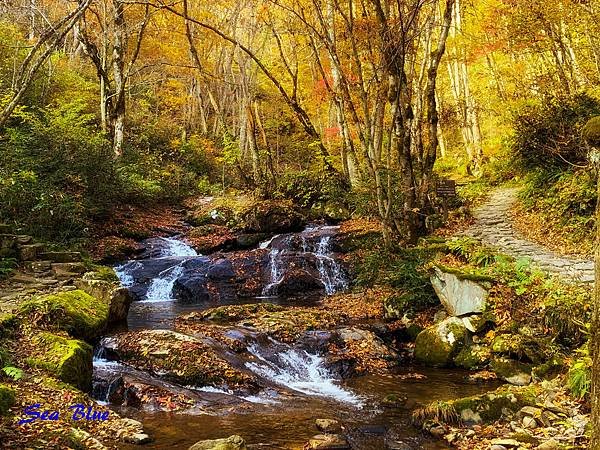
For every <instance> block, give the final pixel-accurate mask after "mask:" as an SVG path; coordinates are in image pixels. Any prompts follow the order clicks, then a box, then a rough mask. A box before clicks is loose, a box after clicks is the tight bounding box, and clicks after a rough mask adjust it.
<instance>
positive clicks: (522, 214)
mask: <svg viewBox="0 0 600 450" xmlns="http://www.w3.org/2000/svg"><path fill="white" fill-rule="evenodd" d="M559 219H560V218H555V217H554V218H551V217H548V216H547V215H545V214H543V213H541V212H531V211H526V210H525V209H523V208H522V207H521V206H519V205H517V206H515V207H514V209H513V210H512V211H511V221H512V224H513V227H514V228H515V229H516V230H517V231H518V232H519V233H521V234H522V235H523V236H524V237H525V238H526V239H528V240H531V241H534V242H537V243H538V244H541V245H543V246H544V247H546V248H549V249H550V250H552V251H554V252H556V253H558V254H560V255H571V256H580V257H590V256H592V255H593V253H594V239H593V236H589V239H579V240H578V239H575V238H573V235H574V234H575V233H571V232H569V230H568V229H567V228H563V227H560V226H559V225H558V224H557V222H558V220H559ZM571 231H573V232H576V231H578V230H571Z"/></svg>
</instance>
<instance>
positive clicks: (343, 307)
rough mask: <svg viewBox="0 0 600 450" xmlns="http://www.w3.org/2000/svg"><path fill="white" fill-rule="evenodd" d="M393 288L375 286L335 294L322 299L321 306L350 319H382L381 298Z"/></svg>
mask: <svg viewBox="0 0 600 450" xmlns="http://www.w3.org/2000/svg"><path fill="white" fill-rule="evenodd" d="M392 293H393V289H392V288H389V287H385V286H376V287H374V288H370V289H365V290H364V291H361V292H348V293H340V294H335V295H332V296H330V297H325V298H324V299H323V307H324V308H325V309H327V310H328V311H335V312H337V313H338V314H340V315H344V316H347V317H348V318H350V319H351V320H366V319H381V320H382V319H383V313H384V311H383V300H384V299H385V298H387V297H389V296H390V295H392Z"/></svg>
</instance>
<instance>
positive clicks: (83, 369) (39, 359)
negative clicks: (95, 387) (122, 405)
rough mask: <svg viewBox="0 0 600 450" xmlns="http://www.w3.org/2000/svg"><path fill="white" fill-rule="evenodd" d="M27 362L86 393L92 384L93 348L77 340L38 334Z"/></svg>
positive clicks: (49, 334)
mask: <svg viewBox="0 0 600 450" xmlns="http://www.w3.org/2000/svg"><path fill="white" fill-rule="evenodd" d="M32 344H33V345H32V347H33V353H32V355H31V356H30V357H29V358H28V360H27V362H28V363H29V364H30V365H31V366H32V367H37V368H40V369H45V370H47V371H48V372H50V373H51V374H52V375H53V376H55V377H56V378H58V379H59V380H61V381H64V382H65V383H69V384H72V385H73V386H75V387H77V388H79V389H81V390H84V391H85V390H88V389H90V387H91V384H92V370H93V367H92V354H93V349H92V346H91V345H89V344H87V343H85V342H83V341H79V340H76V339H68V338H65V337H63V336H58V335H55V334H52V333H47V332H42V331H38V332H36V335H35V336H34V337H33V338H32Z"/></svg>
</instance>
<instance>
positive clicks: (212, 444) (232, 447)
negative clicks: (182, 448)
mask: <svg viewBox="0 0 600 450" xmlns="http://www.w3.org/2000/svg"><path fill="white" fill-rule="evenodd" d="M246 448H247V447H246V442H245V441H244V439H242V437H240V436H237V435H233V436H229V437H228V438H224V439H211V440H207V441H199V442H196V443H195V444H194V445H192V446H191V447H190V448H189V450H246Z"/></svg>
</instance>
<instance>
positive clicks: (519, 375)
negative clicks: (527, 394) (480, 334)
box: [490, 358, 531, 386]
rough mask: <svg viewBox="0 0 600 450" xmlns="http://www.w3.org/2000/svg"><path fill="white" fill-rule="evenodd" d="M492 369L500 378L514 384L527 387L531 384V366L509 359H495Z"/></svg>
mask: <svg viewBox="0 0 600 450" xmlns="http://www.w3.org/2000/svg"><path fill="white" fill-rule="evenodd" d="M490 368H491V369H492V371H493V372H494V373H496V375H498V377H499V378H501V379H503V380H504V381H506V382H508V383H510V384H514V385H515V386H525V385H527V384H529V383H530V382H531V366H530V365H528V364H523V363H521V362H519V361H515V360H512V359H507V358H494V359H493V360H492V362H491V363H490Z"/></svg>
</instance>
